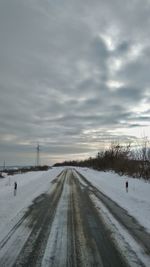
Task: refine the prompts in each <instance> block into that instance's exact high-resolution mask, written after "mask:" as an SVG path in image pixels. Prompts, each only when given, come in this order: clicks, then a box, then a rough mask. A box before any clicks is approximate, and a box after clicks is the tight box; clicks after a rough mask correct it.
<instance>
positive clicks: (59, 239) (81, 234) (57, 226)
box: [0, 169, 150, 267]
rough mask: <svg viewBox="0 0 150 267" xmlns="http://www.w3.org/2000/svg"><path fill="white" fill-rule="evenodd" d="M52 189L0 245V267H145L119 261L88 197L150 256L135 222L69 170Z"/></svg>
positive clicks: (123, 259) (145, 235) (149, 246)
mask: <svg viewBox="0 0 150 267" xmlns="http://www.w3.org/2000/svg"><path fill="white" fill-rule="evenodd" d="M52 183H53V184H52V186H51V188H50V190H49V192H47V193H46V194H42V195H40V196H39V197H38V198H36V199H35V200H34V202H33V204H32V205H31V206H30V207H29V209H28V210H27V211H26V213H25V214H24V216H23V217H21V218H20V220H19V221H18V222H17V223H16V224H15V225H14V226H13V227H12V229H11V230H10V232H9V233H8V234H7V235H6V236H5V238H4V239H3V240H1V242H0V267H18V266H23V267H33V266H42V267H51V266H54V267H65V266H70V267H78V266H79V267H80V266H83V267H84V266H89V267H90V266H100V267H129V266H130V267H134V266H141V267H142V266H144V265H143V263H142V262H141V261H140V259H139V258H138V257H137V258H136V257H135V258H136V260H134V265H133V262H131V261H130V256H129V257H128V256H127V255H126V257H125V256H124V254H123V252H122V251H121V249H120V248H119V246H118V244H116V242H115V240H113V238H112V234H111V231H110V229H108V228H107V225H106V224H105V222H104V220H103V216H102V214H101V210H98V208H97V207H96V206H95V204H94V202H93V201H92V198H91V195H94V196H95V197H96V198H97V199H98V200H99V201H101V202H102V203H103V204H104V205H105V206H106V208H107V209H108V210H109V211H110V212H111V213H112V215H113V216H114V218H115V219H116V220H117V221H118V222H119V223H120V224H121V225H123V227H124V229H126V231H128V233H129V234H130V235H132V237H133V238H134V239H135V240H136V242H138V243H140V244H141V246H142V247H143V250H144V251H145V253H146V254H147V255H149V253H150V241H149V240H150V236H149V234H148V233H146V232H145V230H144V229H143V228H142V227H141V226H140V225H139V224H138V222H136V221H135V219H133V218H132V217H130V216H129V215H128V214H127V213H126V211H125V210H123V209H122V208H121V207H119V206H118V205H117V204H116V203H114V202H113V201H112V200H111V199H109V198H108V197H106V196H105V195H103V194H102V193H101V192H100V191H99V190H98V189H97V188H95V187H94V186H93V185H92V184H90V183H89V182H88V181H87V180H86V178H85V177H83V176H82V175H81V174H80V173H79V172H77V171H75V170H73V169H66V170H64V171H62V172H61V173H60V174H59V175H58V176H57V177H56V178H55V179H54V180H53V181H52ZM133 254H134V253H133Z"/></svg>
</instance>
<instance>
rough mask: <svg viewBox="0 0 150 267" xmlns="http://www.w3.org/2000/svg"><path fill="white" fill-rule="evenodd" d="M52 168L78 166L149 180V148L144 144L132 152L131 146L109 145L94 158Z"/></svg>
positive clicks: (57, 164)
mask: <svg viewBox="0 0 150 267" xmlns="http://www.w3.org/2000/svg"><path fill="white" fill-rule="evenodd" d="M54 166H79V167H88V168H93V169H96V170H99V171H114V172H116V173H118V174H119V175H128V176H132V177H136V178H144V179H146V180H148V179H150V148H149V147H148V143H147V142H145V143H144V145H143V146H142V148H141V149H136V150H133V149H131V145H130V144H129V145H126V146H124V145H120V144H117V145H116V144H111V146H110V147H109V148H108V149H106V150H104V151H101V152H99V153H98V154H97V155H96V157H90V158H88V159H86V160H82V161H79V160H77V161H76V160H74V161H64V162H62V163H56V164H55V165H54Z"/></svg>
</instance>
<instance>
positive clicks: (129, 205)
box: [0, 167, 150, 267]
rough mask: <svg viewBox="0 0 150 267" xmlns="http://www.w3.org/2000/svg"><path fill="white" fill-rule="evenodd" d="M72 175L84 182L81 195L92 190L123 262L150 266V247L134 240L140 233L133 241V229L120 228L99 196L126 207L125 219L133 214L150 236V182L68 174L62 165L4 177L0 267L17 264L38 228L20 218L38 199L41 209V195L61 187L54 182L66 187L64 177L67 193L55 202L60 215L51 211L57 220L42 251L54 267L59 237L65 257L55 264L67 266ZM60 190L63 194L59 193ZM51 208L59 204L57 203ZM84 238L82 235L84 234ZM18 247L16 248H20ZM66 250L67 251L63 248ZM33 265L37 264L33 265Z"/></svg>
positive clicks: (1, 182)
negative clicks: (119, 250) (33, 229)
mask: <svg viewBox="0 0 150 267" xmlns="http://www.w3.org/2000/svg"><path fill="white" fill-rule="evenodd" d="M61 173H62V174H61ZM71 173H73V174H71ZM71 175H74V177H76V178H73V179H77V180H78V182H79V183H80V187H81V189H79V191H80V190H81V192H82V191H83V192H84V190H86V189H87V188H88V191H89V196H90V198H91V200H92V203H94V206H95V207H96V209H97V211H98V213H99V214H100V216H101V217H102V218H103V221H104V224H105V225H107V228H108V229H109V230H110V231H111V238H112V239H113V241H114V242H115V244H116V245H117V246H118V247H119V248H120V249H121V251H122V252H121V253H122V255H123V257H124V258H125V260H126V261H127V262H128V261H130V264H131V266H132V267H133V266H146V267H148V266H149V252H150V251H148V249H149V248H150V247H149V241H147V243H145V244H146V246H147V251H146V250H145V248H144V247H142V243H141V245H140V243H139V242H137V240H136V238H135V237H136V234H137V233H134V234H135V237H134V236H132V235H131V233H132V230H133V229H131V233H130V231H128V229H126V225H124V226H123V225H121V223H120V222H119V221H117V220H116V218H115V216H113V211H112V212H111V208H109V206H107V203H106V205H105V203H104V202H105V201H100V198H99V196H98V194H99V192H101V193H102V196H103V195H104V196H106V197H108V200H109V201H110V202H111V201H113V202H112V203H114V205H116V204H117V205H118V206H119V207H121V208H123V210H125V211H126V212H127V216H128V215H129V217H130V216H131V217H132V218H135V223H136V224H137V225H138V224H139V225H140V227H143V228H142V231H143V232H144V233H145V232H146V233H147V236H148V235H149V233H150V197H149V196H150V184H149V183H146V182H145V181H143V180H139V179H133V178H129V177H124V176H118V175H117V174H115V173H111V172H98V171H94V170H92V169H87V168H76V169H71V168H68V171H67V172H65V168H60V167H57V168H52V169H50V170H48V171H43V172H28V173H26V174H17V175H14V176H6V177H5V178H3V179H0V266H8V267H9V266H13V264H15V261H16V259H17V257H18V256H19V253H21V250H22V247H23V245H24V244H25V243H26V242H27V239H29V237H30V234H31V233H32V227H34V224H35V223H33V226H32V227H29V218H28V216H27V217H25V219H22V218H23V216H24V215H25V214H26V212H27V211H28V209H29V208H30V206H32V204H34V201H35V199H37V202H35V203H36V205H37V206H38V201H39V208H40V203H41V202H40V201H41V200H40V198H39V200H38V197H41V196H43V194H51V193H52V192H53V191H54V190H55V187H56V185H57V183H56V178H57V179H58V181H59V180H60V183H63V180H64V179H66V182H65V183H64V185H63V189H61V190H63V191H62V195H61V196H60V200H59V202H58V204H57V203H56V212H54V214H53V215H52V213H51V215H50V217H49V221H50V220H51V218H53V216H54V220H53V219H52V221H53V222H52V226H51V230H49V231H50V238H49V239H48V240H47V241H46V243H47V245H46V248H45V249H44V251H45V254H44V256H42V257H43V261H42V262H41V266H51V265H50V261H51V255H52V254H53V253H54V252H53V250H54V244H55V242H56V240H55V238H56V236H57V235H59V236H60V237H61V238H59V239H58V238H57V242H58V243H57V249H58V251H59V254H60V253H61V254H60V255H62V256H61V257H62V259H61V260H60V261H59V262H58V261H57V264H56V262H55V265H57V266H64V265H61V261H63V258H65V256H63V255H64V254H63V253H67V242H68V241H67V231H68V230H67V216H68V215H67V213H68V211H67V210H71V209H72V208H73V206H71V207H70V208H69V206H68V205H69V204H68V203H69V199H70V197H69V195H70V190H72V189H71V188H73V187H74V185H71V184H70V185H69V187H68V184H69V183H72V182H71V179H72V178H71ZM84 179H85V180H84ZM127 180H128V183H129V190H128V192H126V188H125V182H126V181H127ZM15 181H16V182H17V184H18V189H17V194H16V196H14V191H13V190H14V182H15ZM64 181H65V180H64ZM70 186H71V187H70ZM77 188H78V187H77ZM95 190H98V191H97V192H98V194H96V193H94V191H95ZM58 191H59V190H57V191H56V192H58ZM56 195H57V194H56V193H55V194H54V195H53V198H52V199H54V196H56ZM80 204H81V203H80ZM111 205H112V204H111ZM53 206H55V204H54V205H53ZM78 206H79V203H78V204H77V207H76V209H77V208H78ZM112 207H113V206H112ZM40 209H41V208H40ZM55 213H56V214H55ZM93 214H94V213H93ZM74 220H75V218H74ZM80 226H81V225H80ZM130 226H131V227H130V228H132V223H131V225H130ZM78 227H79V226H78ZM58 229H61V231H60V232H59V233H57V231H58ZM71 229H72V228H71ZM72 231H73V230H70V235H72ZM78 231H79V229H78ZM80 231H81V230H80ZM36 234H37V233H36ZM80 235H81V236H82V231H81V233H80ZM80 238H81V237H79V239H80ZM142 238H143V237H142V236H141V240H142ZM148 238H149V236H148ZM15 240H19V242H18V241H17V242H16V241H15ZM60 240H63V243H61V241H60ZM65 240H66V241H65ZM145 241H146V240H145ZM80 242H81V240H80ZM82 242H83V240H82ZM14 244H16V248H15V245H14ZM65 244H66V246H65ZM143 244H144V243H143ZM12 245H13V252H12ZM62 247H65V248H63V250H62ZM55 249H56V248H55ZM40 250H41V249H40ZM50 251H51V252H50ZM64 251H65V252H64ZM87 251H88V249H86V253H87ZM10 254H11V255H10ZM83 254H84V253H83ZM61 257H60V258H61ZM82 257H83V256H82ZM82 257H81V258H82ZM88 257H89V256H87V258H88ZM6 259H7V261H6ZM48 259H49V260H48ZM83 259H84V258H83ZM66 261H67V257H66V258H65V259H64V262H66ZM89 261H90V259H89ZM18 262H19V261H18ZM6 263H7V264H6ZM17 264H18V265H17ZM128 264H129V263H128ZM15 266H20V265H19V263H16V265H15ZM21 266H26V265H21ZM31 266H36V265H35V264H32V265H31ZM38 266H39V265H38ZM69 266H73V265H72V264H70V265H69ZM83 266H84V265H83ZM89 266H91V265H89ZM98 266H100V265H98ZM104 266H105V265H104ZM123 266H126V265H123ZM129 266H130V265H129Z"/></svg>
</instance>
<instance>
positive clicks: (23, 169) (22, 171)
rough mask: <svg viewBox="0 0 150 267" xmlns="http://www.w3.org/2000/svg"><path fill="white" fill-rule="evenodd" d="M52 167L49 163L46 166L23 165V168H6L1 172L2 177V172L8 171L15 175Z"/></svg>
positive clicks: (8, 173)
mask: <svg viewBox="0 0 150 267" xmlns="http://www.w3.org/2000/svg"><path fill="white" fill-rule="evenodd" d="M49 168H50V167H49V166H47V165H44V166H31V167H22V168H12V169H7V168H5V169H4V170H2V171H1V172H0V178H3V174H2V173H7V175H14V174H17V173H26V172H30V171H47V170H48V169H49Z"/></svg>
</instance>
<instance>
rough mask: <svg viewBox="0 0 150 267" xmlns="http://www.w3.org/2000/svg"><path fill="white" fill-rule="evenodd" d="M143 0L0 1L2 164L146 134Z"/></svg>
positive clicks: (149, 3)
mask: <svg viewBox="0 0 150 267" xmlns="http://www.w3.org/2000/svg"><path fill="white" fill-rule="evenodd" d="M149 103H150V0H142V1H141V0H126V1H123V0H92V1H91V0H55V1H54V0H42V1H41V0H25V1H24V0H0V165H3V161H4V160H5V161H6V164H8V165H12V164H17V165H18V164H35V159H36V146H37V144H38V143H39V144H40V146H41V163H42V164H44V163H48V164H52V163H54V162H58V161H62V160H65V159H67V160H68V159H81V158H86V157H89V156H93V155H96V153H97V152H98V151H99V149H101V148H103V147H105V146H107V145H108V144H109V143H110V142H111V141H115V140H117V141H118V140H119V141H120V142H129V141H131V142H133V143H134V142H138V138H141V137H143V136H148V137H150V105H149Z"/></svg>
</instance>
